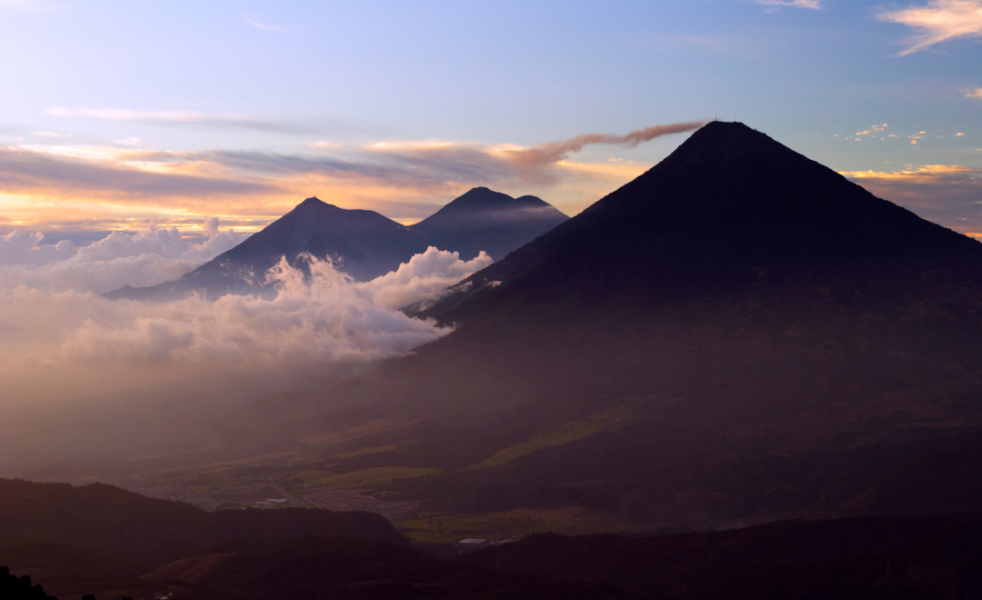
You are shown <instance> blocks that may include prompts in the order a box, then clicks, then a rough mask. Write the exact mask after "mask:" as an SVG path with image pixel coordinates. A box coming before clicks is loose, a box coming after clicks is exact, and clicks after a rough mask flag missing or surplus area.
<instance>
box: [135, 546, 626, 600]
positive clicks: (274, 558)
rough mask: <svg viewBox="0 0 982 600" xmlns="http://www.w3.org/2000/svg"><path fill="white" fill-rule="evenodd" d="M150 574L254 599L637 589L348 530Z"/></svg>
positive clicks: (236, 549) (599, 593)
mask: <svg viewBox="0 0 982 600" xmlns="http://www.w3.org/2000/svg"><path fill="white" fill-rule="evenodd" d="M144 579H145V580H151V581H161V582H175V583H177V582H179V583H181V584H190V585H191V586H193V587H194V588H195V589H198V590H201V591H204V592H208V593H210V594H211V595H213V596H214V597H221V598H244V599H251V600H272V599H275V598H293V599H296V600H317V599H320V598H460V599H464V598H468V599H469V598H500V599H510V598H542V599H544V600H545V599H550V598H555V599H556V600H559V599H566V598H583V599H587V598H591V599H593V598H596V599H600V598H610V599H613V598H631V597H634V596H633V595H632V594H628V593H625V592H622V591H620V590H617V589H614V588H613V587H612V586H609V585H606V586H605V585H603V584H583V583H563V582H560V581H556V580H555V579H552V578H548V577H543V576H539V575H528V574H517V573H495V572H493V571H492V570H491V569H487V568H482V567H477V566H475V565H468V564H464V563H458V562H451V561H442V560H438V559H435V558H431V557H429V556H426V555H424V554H421V553H419V552H417V551H415V550H411V549H409V548H403V547H399V546H395V545H392V544H386V543H383V542H374V541H369V540H363V539H355V538H345V537H330V538H313V537H308V538H299V539H291V540H285V541H281V542H275V543H266V544H227V545H225V546H224V547H218V548H215V549H214V550H213V552H212V553H210V554H206V555H201V556H194V557H189V558H187V559H184V560H181V561H177V562H175V563H172V564H169V565H165V566H163V567H161V568H159V569H157V570H156V571H154V572H153V573H149V574H147V575H146V576H145V577H144Z"/></svg>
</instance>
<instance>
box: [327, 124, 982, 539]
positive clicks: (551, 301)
mask: <svg viewBox="0 0 982 600" xmlns="http://www.w3.org/2000/svg"><path fill="white" fill-rule="evenodd" d="M428 314H429V315H430V316H434V317H437V318H440V319H442V320H444V321H445V322H453V323H456V324H457V325H458V327H457V329H456V330H455V331H454V332H453V333H452V334H450V335H449V336H447V337H446V338H444V339H442V340H440V341H438V342H435V343H433V344H430V345H428V346H425V347H423V348H420V349H418V351H417V352H416V353H415V354H414V355H413V356H410V357H407V358H404V359H401V360H397V361H392V362H390V363H388V364H387V365H385V366H384V367H383V368H382V369H380V370H379V372H378V373H376V374H374V375H373V376H372V377H370V378H362V379H361V380H359V381H358V382H355V383H352V384H350V385H349V386H347V387H346V388H345V389H343V390H340V391H338V392H337V393H335V394H332V395H331V399H332V402H335V403H345V402H347V404H346V406H347V407H348V412H347V413H346V419H341V418H339V417H338V415H337V413H334V414H332V416H331V419H332V420H331V421H328V420H326V419H325V420H323V421H320V422H319V424H316V423H314V420H310V422H309V423H308V424H309V425H310V427H311V428H312V429H313V428H314V427H315V425H316V426H319V427H320V428H321V430H322V431H330V430H331V427H339V426H344V427H351V426H354V425H357V423H358V420H359V419H361V420H368V419H380V418H386V419H392V420H401V421H402V422H406V423H420V424H418V425H415V426H413V427H405V428H403V429H399V430H398V431H399V432H401V433H400V434H399V435H401V436H402V437H401V438H400V437H399V436H397V435H396V434H395V433H393V434H392V435H389V436H388V437H385V436H381V435H380V436H375V437H373V438H371V439H370V440H368V439H366V440H365V443H366V444H368V443H370V444H373V445H376V446H381V445H383V444H393V443H395V444H396V445H397V446H399V447H400V450H401V451H402V452H403V453H404V454H403V455H401V456H400V458H399V460H400V461H403V462H401V463H400V464H409V463H410V461H412V460H416V461H418V462H419V463H420V464H419V466H432V467H437V468H441V469H443V470H444V471H445V472H446V473H447V474H446V475H444V476H441V477H434V478H432V479H430V480H418V481H413V482H410V483H408V484H405V485H402V486H398V487H400V489H401V490H402V491H403V492H404V493H407V494H410V495H413V496H415V497H425V498H429V499H430V501H431V502H432V503H433V504H432V506H440V507H452V508H456V509H468V510H482V511H492V510H506V509H510V508H516V507H560V506H570V505H580V506H587V507H589V508H592V509H595V510H599V511H608V512H609V513H613V514H615V515H619V516H620V517H622V518H625V519H628V520H631V521H645V522H649V523H652V524H655V525H657V526H674V525H707V524H716V523H723V522H740V521H742V522H747V520H748V519H749V520H752V521H764V520H773V519H779V518H790V517H834V516H845V515H864V514H865V515H902V514H919V513H930V512H947V511H963V510H982V467H980V465H982V460H980V459H982V402H980V400H979V399H980V398H982V244H979V243H978V242H976V241H974V240H972V239H970V238H967V237H965V236H962V235H959V234H957V233H954V232H952V231H950V230H947V229H945V228H943V227H940V226H938V225H935V224H933V223H929V222H927V221H924V220H923V219H920V218H919V217H917V216H916V215H914V214H913V213H911V212H909V211H907V210H904V209H902V208H900V207H898V206H896V205H893V204H891V203H889V202H887V201H884V200H881V199H878V198H876V197H874V196H872V195H870V194H869V193H868V192H866V191H865V190H863V189H862V188H861V187H859V186H857V185H855V184H852V183H850V182H849V181H847V180H846V179H845V178H843V177H842V176H840V175H838V174H837V173H835V172H833V171H831V170H830V169H827V168H825V167H823V166H821V165H819V164H818V163H815V162H813V161H811V160H809V159H807V158H805V157H803V156H801V155H800V154H797V153H796V152H794V151H792V150H790V149H788V148H786V147H784V146H782V145H781V144H779V143H777V142H775V141H774V140H772V139H771V138H769V137H767V136H765V135H764V134H762V133H759V132H756V131H754V130H752V129H750V128H748V127H746V126H744V125H741V124H735V123H710V124H709V125H707V126H705V127H704V128H703V129H701V130H699V131H698V132H696V133H695V134H693V135H692V137H691V138H690V139H689V140H688V141H686V142H685V143H683V144H682V145H681V146H680V147H679V148H678V149H677V150H676V151H675V152H674V153H673V154H672V155H671V156H669V157H668V158H666V159H665V160H664V161H662V162H661V163H660V164H659V165H657V166H655V167H654V168H652V169H651V170H650V171H648V172H647V173H645V174H644V175H642V176H641V177H639V178H638V179H636V180H635V181H633V182H631V183H629V184H627V185H626V186H624V187H623V188H621V189H619V190H617V191H615V192H614V193H612V194H610V195H609V196H607V197H605V198H604V199H602V200H600V201H599V202H598V203H596V204H595V205H593V206H591V207H590V208H589V209H587V210H586V211H584V212H583V213H581V214H580V215H577V216H576V217H574V218H572V219H570V220H569V221H567V222H565V223H563V224H561V225H559V226H557V227H556V228H555V229H553V230H552V231H550V232H549V233H547V234H545V235H543V236H541V237H540V238H538V239H537V240H535V241H534V242H532V243H530V244H527V245H526V246H524V247H523V248H521V249H520V250H518V251H516V252H513V253H512V254H510V255H509V256H508V257H506V258H505V259H504V260H502V261H500V262H498V263H496V264H494V265H492V266H491V267H489V268H487V269H485V270H483V271H481V272H479V273H477V274H475V275H474V276H472V277H471V278H470V279H469V280H467V281H465V282H463V283H462V284H461V285H460V288H459V292H458V293H457V294H456V295H454V296H451V297H449V298H448V299H446V300H444V301H442V302H441V303H440V304H438V305H437V306H436V307H434V308H433V309H432V310H431V311H430V312H429V313H428ZM420 419H425V421H419V420H420ZM394 431H396V430H394ZM379 460H390V461H391V460H393V459H392V458H391V457H379ZM422 463H425V464H422ZM369 466H374V465H370V464H367V461H366V464H365V465H363V467H364V468H367V467H369Z"/></svg>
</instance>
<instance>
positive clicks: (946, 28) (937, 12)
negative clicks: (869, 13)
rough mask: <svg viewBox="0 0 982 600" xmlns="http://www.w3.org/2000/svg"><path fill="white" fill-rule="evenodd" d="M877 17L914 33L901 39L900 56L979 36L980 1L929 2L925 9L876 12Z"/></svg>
mask: <svg viewBox="0 0 982 600" xmlns="http://www.w3.org/2000/svg"><path fill="white" fill-rule="evenodd" d="M879 18H880V20H881V21H886V22H888V23H899V24H901V25H906V26H908V27H910V28H911V29H913V30H914V31H915V32H916V33H915V34H914V35H913V36H911V37H909V38H908V39H907V40H905V43H906V45H907V48H906V49H904V50H903V51H902V52H900V56H907V55H908V54H913V53H915V52H920V51H921V50H926V49H928V48H930V47H931V46H934V45H936V44H940V43H942V42H946V41H949V40H955V39H970V38H977V37H982V0H931V1H930V2H929V3H928V5H927V6H921V7H912V8H904V9H900V10H895V11H888V12H884V13H880V15H879Z"/></svg>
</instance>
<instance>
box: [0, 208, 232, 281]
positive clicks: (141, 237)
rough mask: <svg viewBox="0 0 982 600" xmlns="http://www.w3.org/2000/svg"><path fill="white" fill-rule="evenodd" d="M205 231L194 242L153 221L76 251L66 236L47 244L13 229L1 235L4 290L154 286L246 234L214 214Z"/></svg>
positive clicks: (38, 236) (0, 278)
mask: <svg viewBox="0 0 982 600" xmlns="http://www.w3.org/2000/svg"><path fill="white" fill-rule="evenodd" d="M204 230H205V234H206V235H207V236H208V237H207V239H206V240H204V241H203V242H202V243H200V244H192V243H190V242H189V241H187V240H185V239H184V236H183V235H182V234H181V233H180V232H179V231H178V230H177V229H176V228H171V229H165V228H160V227H157V225H156V224H154V223H151V224H150V226H149V227H148V228H147V229H146V230H144V231H141V232H139V233H124V232H122V231H114V232H112V233H111V234H109V235H108V236H106V237H105V238H103V239H101V240H99V241H97V242H93V243H92V244H89V245H87V246H83V247H81V248H78V249H76V248H75V246H74V244H73V243H72V242H70V241H68V240H63V241H60V242H58V243H57V244H45V243H43V241H44V234H43V233H40V232H38V233H31V234H28V233H24V232H21V231H14V232H11V233H9V234H7V235H5V236H0V288H2V287H6V288H11V287H15V286H19V285H23V286H27V287H29V288H33V289H41V290H48V291H66V290H74V291H76V292H92V293H95V294H101V293H104V292H108V291H110V290H113V289H116V288H119V287H121V286H123V285H126V284H130V285H155V284H157V283H161V282H163V281H167V280H169V279H175V278H177V277H180V276H181V275H183V274H184V273H186V272H188V271H190V270H191V269H193V268H195V267H197V266H198V265H200V264H202V263H204V262H206V261H208V260H211V259H212V258H214V257H216V256H218V255H219V254H221V253H222V252H225V251H226V250H230V249H232V248H233V247H235V246H236V245H238V244H239V243H240V242H241V241H242V240H244V239H245V237H246V236H245V235H243V234H239V233H236V232H235V231H234V230H232V229H227V230H224V231H222V230H220V226H219V221H218V219H217V218H216V217H212V218H210V219H209V220H207V221H206V222H205V226H204Z"/></svg>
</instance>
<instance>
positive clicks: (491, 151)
mask: <svg viewBox="0 0 982 600" xmlns="http://www.w3.org/2000/svg"><path fill="white" fill-rule="evenodd" d="M111 115H112V116H114V117H120V116H122V117H127V118H128V117H129V116H130V115H128V114H123V115H118V114H116V113H111ZM702 124H703V121H692V122H686V123H673V124H668V125H656V126H652V127H646V128H643V129H638V130H635V131H632V132H630V133H627V134H623V135H622V134H610V133H591V134H583V135H578V136H575V137H573V138H570V139H567V140H560V141H555V142H548V143H545V144H539V145H535V146H530V147H523V146H518V145H514V144H504V145H488V144H477V143H463V142H447V141H387V142H378V143H374V144H370V145H367V146H354V145H347V144H346V145H343V146H335V145H333V144H317V148H316V149H314V148H312V149H311V150H309V151H308V152H306V153H303V152H301V153H273V152H260V151H254V150H209V151H200V152H174V151H157V150H144V149H139V148H133V147H127V146H126V145H127V144H138V143H139V140H137V139H121V140H117V141H116V142H115V144H114V145H112V146H106V147H92V146H85V145H69V144H65V143H61V144H53V145H47V146H41V145H31V146H28V145H16V146H6V147H4V146H0V196H2V195H3V194H5V193H6V194H14V195H18V197H19V198H20V199H19V200H17V201H16V202H13V201H7V202H6V204H5V206H6V207H7V208H11V207H12V206H16V207H18V210H19V214H21V215H25V216H24V217H18V218H21V219H22V220H23V219H27V220H28V221H29V220H30V219H31V218H32V217H33V219H35V220H39V221H40V220H51V219H52V218H55V217H54V216H53V214H52V216H51V217H49V218H48V219H45V217H44V211H45V210H47V211H48V212H50V213H55V212H57V213H59V214H58V216H57V217H56V218H57V219H58V220H64V219H66V218H70V217H69V216H66V215H64V214H62V212H63V211H61V210H58V209H55V208H54V207H53V206H52V205H51V204H50V203H49V204H48V205H47V206H46V207H45V208H41V207H40V206H41V205H39V204H38V203H37V202H36V201H34V200H32V198H35V199H36V198H45V199H47V200H46V201H48V202H50V201H60V202H65V203H70V204H72V205H75V206H78V205H80V204H85V203H88V204H89V205H92V204H99V203H101V202H113V203H115V206H118V207H120V208H122V207H124V206H128V207H131V208H132V207H136V206H142V207H147V208H149V207H151V206H157V207H164V206H166V207H168V211H169V212H171V213H173V214H175V215H178V214H180V216H181V217H187V216H188V215H193V214H200V213H201V211H204V210H206V209H207V210H209V211H214V210H215V209H216V207H217V206H221V207H223V210H225V212H224V213H222V214H223V219H224V218H226V217H228V218H233V219H234V218H240V219H241V218H244V217H245V216H249V217H250V218H260V217H267V216H269V215H275V214H280V213H281V211H282V210H283V209H284V208H288V207H289V206H292V204H295V203H296V201H297V199H298V198H304V197H308V196H312V195H317V196H319V197H321V198H322V199H324V200H326V201H328V202H332V203H336V204H340V205H342V206H346V207H359V208H371V209H375V210H379V211H381V212H383V214H386V215H387V216H389V217H391V218H395V219H417V218H422V217H426V216H429V215H430V214H432V213H433V212H434V211H435V210H436V209H437V208H438V207H439V203H440V202H441V199H443V200H444V201H445V200H447V199H450V198H453V197H454V196H456V195H459V194H460V193H463V192H464V191H466V190H467V189H469V188H470V187H473V186H477V185H490V186H495V187H497V188H498V189H503V190H506V191H509V190H510V191H512V192H513V193H537V194H545V195H547V196H548V199H549V200H550V201H552V202H554V203H557V204H560V205H564V206H565V207H567V208H566V210H568V211H570V212H576V211H578V210H579V209H581V208H583V207H584V206H586V205H587V204H589V203H592V202H593V201H594V200H596V199H597V198H599V197H601V196H602V195H603V194H605V193H607V192H609V191H610V190H611V189H615V188H616V187H618V186H620V185H623V184H624V183H626V182H627V181H630V180H631V179H633V178H634V177H636V176H637V175H639V174H640V173H641V172H643V171H644V170H645V169H646V168H647V167H646V165H642V164H635V163H632V162H629V161H628V162H606V161H605V162H602V163H579V162H576V161H574V160H573V159H572V157H573V156H574V155H575V154H576V153H577V152H579V151H581V150H582V149H583V148H585V147H586V146H589V145H592V144H607V145H616V146H620V147H623V148H633V147H635V146H637V145H638V144H641V143H644V142H647V141H649V140H652V139H655V138H658V137H661V136H665V135H670V134H676V133H684V132H687V131H692V130H694V129H696V128H698V127H700V126H701V125H702ZM58 199H60V200H58ZM12 202H13V203H12ZM93 210H94V209H93ZM11 214H12V213H10V211H9V210H8V213H7V215H6V216H8V217H9V216H10V215H11ZM213 214H214V213H213Z"/></svg>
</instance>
